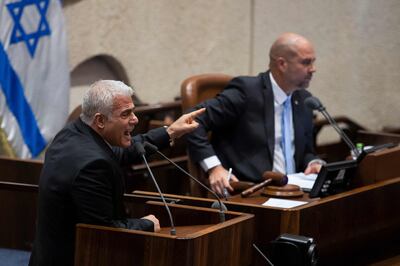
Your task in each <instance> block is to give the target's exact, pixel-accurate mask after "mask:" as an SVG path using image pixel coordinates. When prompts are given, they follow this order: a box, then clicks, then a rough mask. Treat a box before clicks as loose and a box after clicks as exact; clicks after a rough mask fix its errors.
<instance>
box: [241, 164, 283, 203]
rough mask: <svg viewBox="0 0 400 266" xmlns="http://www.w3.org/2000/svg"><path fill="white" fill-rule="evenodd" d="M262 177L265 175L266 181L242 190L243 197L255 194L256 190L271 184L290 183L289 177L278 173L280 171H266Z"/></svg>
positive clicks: (281, 184)
mask: <svg viewBox="0 0 400 266" xmlns="http://www.w3.org/2000/svg"><path fill="white" fill-rule="evenodd" d="M262 177H263V179H264V181H262V182H261V183H259V184H256V185H254V186H252V187H249V188H248V189H246V190H244V191H242V193H240V195H241V196H242V197H243V198H246V197H248V196H250V195H251V194H253V193H254V192H256V191H258V190H260V189H261V188H263V187H265V186H267V185H269V184H271V185H274V186H284V185H286V184H287V183H288V177H287V176H286V175H284V174H282V173H278V172H272V171H266V172H264V173H263V175H262Z"/></svg>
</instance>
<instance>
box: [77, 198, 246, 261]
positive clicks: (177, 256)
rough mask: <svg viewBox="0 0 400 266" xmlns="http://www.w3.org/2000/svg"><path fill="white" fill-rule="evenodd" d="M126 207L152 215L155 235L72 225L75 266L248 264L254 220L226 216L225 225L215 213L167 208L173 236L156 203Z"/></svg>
mask: <svg viewBox="0 0 400 266" xmlns="http://www.w3.org/2000/svg"><path fill="white" fill-rule="evenodd" d="M131 203H132V204H131V205H130V207H131V208H132V207H133V206H134V205H144V208H143V210H144V211H146V213H152V214H154V215H156V216H157V217H158V218H159V220H160V223H161V227H162V230H161V232H160V233H151V232H143V231H137V230H128V229H121V228H111V227H104V226H95V225H87V224H78V225H77V230H76V246H75V265H76V266H82V265H96V266H101V265H118V266H123V265H160V266H162V265H165V266H167V265H171V266H172V265H188V266H189V265H190V266H192V265H198V266H201V265H204V266H206V265H207V266H208V265H216V266H220V265H238V266H239V265H249V264H250V263H251V259H252V257H251V256H252V246H251V244H252V242H253V228H254V223H253V217H254V215H252V214H245V213H238V212H232V211H227V212H225V216H226V221H225V222H220V220H219V211H218V210H215V209H209V208H202V207H193V206H185V205H177V204H169V207H170V209H171V213H172V216H173V219H174V223H175V227H176V235H174V236H173V235H170V232H169V231H170V225H169V219H168V216H167V212H166V210H165V206H164V205H163V204H162V203H161V202H154V201H148V202H146V203H144V204H143V203H138V202H132V201H131ZM136 213H137V212H136ZM143 215H144V214H143Z"/></svg>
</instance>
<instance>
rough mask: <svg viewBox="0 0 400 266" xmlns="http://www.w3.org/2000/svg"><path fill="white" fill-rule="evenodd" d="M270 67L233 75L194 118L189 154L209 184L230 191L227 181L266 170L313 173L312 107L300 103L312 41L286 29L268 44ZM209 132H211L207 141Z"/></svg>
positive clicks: (254, 176) (311, 67) (310, 69)
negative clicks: (250, 74)
mask: <svg viewBox="0 0 400 266" xmlns="http://www.w3.org/2000/svg"><path fill="white" fill-rule="evenodd" d="M269 56H270V63H269V68H270V69H269V71H267V72H264V73H260V74H259V75H258V76H256V77H236V78H234V79H233V80H232V81H231V82H230V83H229V84H228V85H227V87H226V88H225V89H224V90H223V91H222V92H221V93H220V94H219V95H217V96H216V97H215V98H213V99H210V100H208V101H205V102H204V103H202V104H200V105H198V106H197V107H196V108H202V107H206V112H205V113H204V114H202V115H200V116H199V117H198V119H197V121H198V122H199V124H200V126H199V128H197V129H196V130H195V131H193V132H192V133H191V134H189V135H188V138H187V140H188V145H189V155H190V157H191V158H192V159H193V161H195V162H197V163H199V164H200V165H201V167H202V168H203V169H204V171H206V172H207V173H208V175H209V182H210V186H211V188H212V189H213V190H214V191H215V192H217V193H219V194H220V195H222V194H223V191H224V189H228V190H230V191H232V187H231V186H230V185H229V182H228V179H227V176H228V171H227V169H228V168H232V169H233V175H232V180H231V181H237V180H238V179H237V177H239V178H240V179H241V180H245V181H252V182H259V181H260V180H261V176H262V173H263V172H264V171H271V170H273V171H277V172H282V173H287V174H291V173H294V172H298V171H305V173H312V172H313V173H316V172H318V171H319V169H320V167H321V163H322V161H321V160H318V158H317V157H316V156H315V155H314V147H313V124H312V111H311V110H309V109H308V108H306V107H305V106H304V99H306V98H307V97H309V96H310V95H311V94H310V93H309V92H307V91H306V90H305V89H306V88H307V87H308V86H309V83H310V81H311V78H312V76H313V74H314V72H315V71H316V69H315V66H314V63H315V53H314V48H313V46H312V44H311V43H310V42H309V41H308V40H307V39H306V38H304V37H303V36H300V35H298V34H294V33H285V34H282V35H281V36H279V38H278V39H277V40H276V41H275V42H274V44H273V45H272V46H271V49H270V55H269ZM208 131H212V135H211V136H212V137H211V142H210V141H209V140H208V134H207V132H208Z"/></svg>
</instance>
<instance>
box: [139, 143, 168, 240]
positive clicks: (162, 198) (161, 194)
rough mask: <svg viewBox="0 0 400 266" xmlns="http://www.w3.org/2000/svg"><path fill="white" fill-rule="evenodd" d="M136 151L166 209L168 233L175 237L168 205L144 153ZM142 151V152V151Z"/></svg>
mask: <svg viewBox="0 0 400 266" xmlns="http://www.w3.org/2000/svg"><path fill="white" fill-rule="evenodd" d="M140 145H141V144H140ZM138 151H139V152H140V154H141V156H142V159H143V161H144V164H145V165H146V168H147V171H149V173H150V176H151V178H152V179H153V183H154V185H155V186H156V189H157V191H158V194H160V197H161V200H162V201H163V202H164V205H165V208H166V209H167V213H168V216H169V220H170V222H171V231H170V233H171V235H173V236H175V235H176V229H175V225H174V220H173V219H172V215H171V211H170V210H169V207H168V204H167V202H166V201H165V198H164V196H163V193H162V192H161V190H160V187H159V186H158V184H157V181H156V179H155V177H154V175H153V172H152V171H151V169H150V166H149V164H148V162H147V160H146V157H145V156H144V152H142V151H141V149H138ZM143 151H144V149H143Z"/></svg>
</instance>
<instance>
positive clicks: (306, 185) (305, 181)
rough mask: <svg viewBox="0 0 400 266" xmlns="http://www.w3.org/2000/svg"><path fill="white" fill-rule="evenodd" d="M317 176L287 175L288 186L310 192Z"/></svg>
mask: <svg viewBox="0 0 400 266" xmlns="http://www.w3.org/2000/svg"><path fill="white" fill-rule="evenodd" d="M317 176H318V175H317V174H309V175H305V174H304V173H296V174H291V175H288V184H292V185H297V186H299V187H301V188H303V189H309V190H311V189H312V187H313V186H314V183H315V180H316V179H317Z"/></svg>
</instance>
